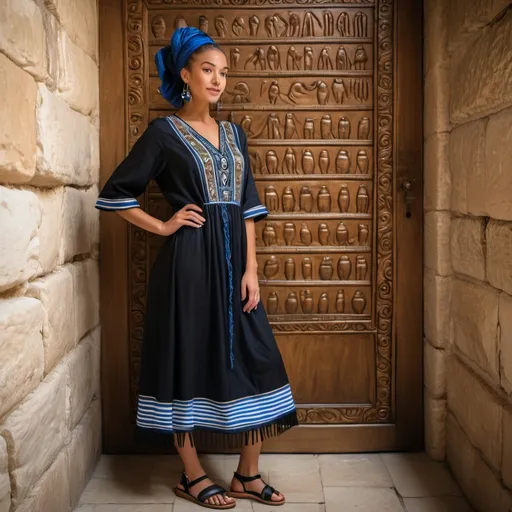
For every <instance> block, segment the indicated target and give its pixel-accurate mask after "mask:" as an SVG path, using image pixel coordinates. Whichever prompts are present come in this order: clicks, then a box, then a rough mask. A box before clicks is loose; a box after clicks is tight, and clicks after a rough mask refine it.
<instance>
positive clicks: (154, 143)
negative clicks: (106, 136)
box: [95, 123, 165, 211]
mask: <svg viewBox="0 0 512 512" xmlns="http://www.w3.org/2000/svg"><path fill="white" fill-rule="evenodd" d="M159 131H160V130H159V128H156V127H155V126H154V125H153V124H151V123H150V125H149V126H148V127H147V128H146V130H144V132H143V134H142V135H141V136H140V137H139V139H138V140H137V142H135V144H134V146H133V147H132V149H131V150H130V152H129V153H128V155H127V156H126V158H125V159H124V160H123V161H122V162H121V163H120V164H119V165H118V166H117V167H116V169H115V170H114V172H113V173H112V175H111V176H110V178H109V179H108V180H107V182H106V183H105V185H104V187H103V188H102V190H101V192H100V194H99V197H98V199H97V201H96V205H95V206H96V208H97V209H98V210H106V211H113V210H128V209H129V208H140V204H139V202H138V201H137V199H136V197H138V196H140V195H141V194H142V193H143V192H144V191H145V190H146V187H147V185H148V183H149V181H150V180H151V179H153V178H155V177H156V176H157V175H158V174H159V173H160V171H161V170H162V169H163V168H164V167H165V161H164V158H163V156H162V147H161V142H160V139H159Z"/></svg>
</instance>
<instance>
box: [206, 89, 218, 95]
mask: <svg viewBox="0 0 512 512" xmlns="http://www.w3.org/2000/svg"><path fill="white" fill-rule="evenodd" d="M207 91H210V92H211V93H212V94H219V92H220V89H210V88H208V89H207Z"/></svg>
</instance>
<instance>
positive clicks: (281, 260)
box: [258, 254, 370, 284]
mask: <svg viewBox="0 0 512 512" xmlns="http://www.w3.org/2000/svg"><path fill="white" fill-rule="evenodd" d="M368 258H369V257H368V256H366V255H361V254H343V255H341V256H338V255H333V256H323V255H322V254H313V255H311V256H304V255H295V256H294V257H290V255H287V254H279V255H275V254H271V255H270V256H269V255H267V254H259V255H258V268H259V270H258V272H259V277H260V279H262V280H264V281H289V284H293V283H294V282H296V281H368V282H367V283H366V284H369V279H370V273H369V263H368V261H369V260H368Z"/></svg>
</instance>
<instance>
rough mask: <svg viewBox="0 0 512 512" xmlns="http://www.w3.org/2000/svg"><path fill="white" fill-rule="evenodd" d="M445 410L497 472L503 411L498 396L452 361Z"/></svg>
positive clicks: (499, 462) (499, 463) (473, 375)
mask: <svg viewBox="0 0 512 512" xmlns="http://www.w3.org/2000/svg"><path fill="white" fill-rule="evenodd" d="M448 374H449V375H450V378H449V379H448V409H449V410H450V412H452V413H453V414H454V415H455V417H456V418H457V421H458V422H459V423H460V425H461V427H462V428H463V429H464V431H465V432H466V433H467V435H468V437H469V439H470V441H471V442H472V443H473V444H474V445H475V446H476V447H477V448H479V449H480V450H481V451H482V453H483V456H484V457H485V458H486V459H487V461H488V462H489V464H490V465H491V466H492V467H493V468H494V469H496V470H499V468H500V466H501V446H502V440H503V425H502V421H503V420H502V413H503V408H502V406H501V404H500V401H499V400H498V398H497V396H495V394H494V393H493V392H492V391H491V390H490V389H489V388H488V386H487V385H486V384H484V383H483V382H482V381H481V380H480V379H479V378H478V377H477V376H476V375H475V374H474V373H472V372H470V371H469V370H468V369H467V368H466V367H465V366H464V365H463V364H461V363H460V362H459V361H458V360H457V359H456V358H455V357H451V358H450V359H449V360H448Z"/></svg>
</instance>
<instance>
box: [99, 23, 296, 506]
mask: <svg viewBox="0 0 512 512" xmlns="http://www.w3.org/2000/svg"><path fill="white" fill-rule="evenodd" d="M156 64H157V68H158V72H159V75H160V78H161V80H162V85H161V88H160V91H161V94H162V96H163V97H164V98H166V99H167V100H168V101H169V102H170V103H171V104H172V105H173V106H174V107H176V108H179V110H178V111H177V112H176V113H175V114H173V115H171V116H168V117H166V118H161V119H156V120H154V121H152V122H151V123H150V124H149V126H148V128H147V129H146V130H145V132H144V133H143V134H142V135H141V137H140V138H139V139H138V141H137V142H136V144H135V145H134V146H133V148H132V150H131V151H130V153H129V155H128V156H127V157H126V159H125V160H124V161H123V162H122V163H121V164H120V165H119V166H118V168H117V169H116V170H115V171H114V173H113V174H112V176H111V177H110V179H109V180H108V182H107V183H106V184H105V187H104V188H103V189H102V191H101V193H100V197H99V198H98V201H97V203H96V206H97V208H99V209H102V210H109V211H110V210H114V211H116V212H117V213H119V215H121V216H122V217H123V218H124V219H126V220H128V221H129V222H131V223H133V224H135V225H137V226H139V227H140V228H143V229H145V230H147V231H150V232H151V233H156V234H159V235H163V236H165V237H167V239H166V241H165V243H164V244H163V246H162V248H161V250H160V253H159V255H158V257H157V258H156V261H155V264H154V266H153V268H152V272H151V276H150V280H149V286H148V297H147V306H146V318H145V329H144V338H143V344H142V355H141V374H140V389H139V396H138V407H137V427H136V428H137V433H138V434H140V433H146V434H147V433H150V435H151V437H153V438H154V437H155V436H156V435H158V434H164V435H166V436H168V435H169V434H172V435H174V444H175V446H176V448H177V450H178V453H179V455H180V457H181V459H182V461H183V464H184V467H185V471H184V473H183V475H182V478H181V482H180V484H179V485H178V486H177V487H176V488H175V492H176V494H177V495H178V496H181V497H183V498H185V499H188V500H191V501H194V502H196V503H198V504H200V505H202V506H205V507H208V508H219V509H226V508H233V507H234V506H235V501H234V499H233V498H234V497H238V498H248V499H254V500H256V501H259V502H262V503H267V504H271V505H282V504H283V503H284V501H285V498H284V496H283V495H282V494H280V493H279V492H278V491H276V490H274V489H273V488H272V487H270V486H268V485H266V484H265V482H263V480H262V479H261V477H260V476H259V474H258V459H259V454H260V451H261V443H262V441H263V440H264V439H265V438H267V437H271V436H273V435H277V434H280V433H282V432H284V431H285V430H287V429H289V428H291V427H293V426H294V425H296V424H297V415H296V409H295V404H294V401H293V397H292V394H291V391H290V386H289V383H288V378H287V375H286V371H285V368H284V365H283V361H282V358H281V355H280V353H279V350H278V348H277V344H276V342H275V339H274V337H273V334H272V329H271V327H270V325H269V323H268V319H267V316H266V313H265V311H264V309H263V306H262V305H261V304H260V293H259V286H258V277H257V262H256V236H255V227H254V223H255V222H257V221H259V220H260V219H263V218H264V217H265V216H266V215H267V210H266V208H265V207H264V206H263V205H262V204H261V203H260V200H259V197H258V193H257V190H256V186H255V183H254V179H253V176H252V174H251V170H250V167H249V154H248V148H247V138H246V135H245V133H244V131H243V130H242V129H241V127H240V126H238V125H236V124H234V123H230V122H227V121H223V122H217V121H215V120H214V119H212V118H211V117H210V115H209V106H210V103H215V102H217V101H218V100H219V98H220V96H221V95H222V93H223V91H224V89H225V87H226V74H227V61H226V56H225V54H224V53H223V51H222V50H221V49H220V48H219V47H218V46H217V45H216V44H215V42H214V41H213V40H212V39H211V38H210V37H209V36H207V35H206V34H205V33H204V32H201V31H200V30H197V29H195V28H192V27H185V28H180V29H178V30H177V31H176V32H175V33H174V35H173V37H172V39H171V43H170V45H169V46H167V47H164V48H162V49H161V50H160V51H159V52H158V53H157V55H156ZM151 179H154V180H155V181H156V183H157V184H158V185H159V187H160V189H161V191H162V194H163V195H164V197H165V199H166V200H167V201H168V202H169V203H170V205H171V206H172V209H173V212H175V213H174V215H173V216H172V217H171V218H170V219H169V220H167V221H165V222H162V221H160V220H158V219H156V218H154V217H152V216H150V215H149V214H147V213H145V212H144V211H142V210H141V209H140V207H139V203H138V202H137V200H136V199H135V198H136V197H137V196H139V195H140V194H142V193H143V192H144V190H145V188H146V186H147V184H148V182H149V181H150V180H151ZM196 435H198V436H200V437H202V438H205V437H212V438H213V437H214V438H216V440H217V441H220V442H227V443H228V444H229V445H230V446H235V445H236V446H239V447H241V455H240V461H239V464H238V468H237V471H236V472H235V474H234V478H233V481H232V483H231V489H230V492H229V493H226V490H225V489H223V488H222V487H220V486H218V485H215V484H213V483H212V482H211V481H210V480H208V478H207V476H206V475H205V473H204V470H203V469H202V467H201V464H200V462H199V460H198V457H197V452H196V449H195V445H194V436H196ZM228 495H229V496H228Z"/></svg>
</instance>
